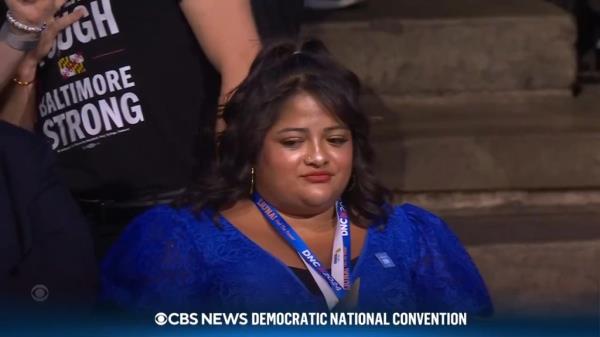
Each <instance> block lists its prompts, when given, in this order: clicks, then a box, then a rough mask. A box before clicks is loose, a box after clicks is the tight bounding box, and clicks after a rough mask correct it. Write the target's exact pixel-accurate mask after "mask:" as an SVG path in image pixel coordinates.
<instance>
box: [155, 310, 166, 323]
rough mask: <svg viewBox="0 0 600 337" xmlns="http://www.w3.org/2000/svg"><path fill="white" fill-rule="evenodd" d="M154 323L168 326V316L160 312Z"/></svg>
mask: <svg viewBox="0 0 600 337" xmlns="http://www.w3.org/2000/svg"><path fill="white" fill-rule="evenodd" d="M154 322H156V324H158V325H161V326H162V325H165V324H167V315H166V314H165V313H162V312H159V313H158V314H156V315H155V316H154Z"/></svg>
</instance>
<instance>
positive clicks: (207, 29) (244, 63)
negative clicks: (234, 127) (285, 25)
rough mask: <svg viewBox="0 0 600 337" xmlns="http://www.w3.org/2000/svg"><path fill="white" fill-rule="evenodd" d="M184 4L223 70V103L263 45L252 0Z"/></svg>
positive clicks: (205, 46)
mask: <svg viewBox="0 0 600 337" xmlns="http://www.w3.org/2000/svg"><path fill="white" fill-rule="evenodd" d="M181 8H182V10H183V13H184V14H185V17H186V18H187V20H188V22H189V24H190V27H192V30H193V31H194V34H195V35H196V38H197V39H198V41H199V43H200V45H201V46H202V49H203V50H204V52H205V53H206V56H207V57H208V59H209V60H210V61H211V63H212V64H213V65H214V66H215V68H216V69H217V71H219V73H220V74H221V95H220V97H219V103H220V104H222V103H225V102H226V101H227V98H228V95H229V94H230V93H231V91H232V90H234V89H235V88H236V87H237V86H238V84H240V82H241V81H242V80H243V79H244V78H245V77H246V75H247V74H248V69H249V68H250V64H251V63H252V61H253V60H254V58H255V56H256V54H257V53H258V51H259V50H260V47H261V45H260V39H259V36H258V32H257V29H256V25H255V23H254V18H253V16H252V8H251V5H250V0H182V1H181ZM223 126H224V125H221V127H223ZM219 129H220V128H219V126H217V131H220V130H219Z"/></svg>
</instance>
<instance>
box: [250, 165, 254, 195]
mask: <svg viewBox="0 0 600 337" xmlns="http://www.w3.org/2000/svg"><path fill="white" fill-rule="evenodd" d="M253 193H254V167H251V168H250V195H252V194H253Z"/></svg>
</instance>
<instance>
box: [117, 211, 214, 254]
mask: <svg viewBox="0 0 600 337" xmlns="http://www.w3.org/2000/svg"><path fill="white" fill-rule="evenodd" d="M212 227H214V224H212V220H211V216H210V211H209V210H203V211H199V212H196V211H193V210H191V209H189V208H178V207H173V206H170V205H160V206H155V207H152V208H150V209H149V210H147V211H145V212H143V213H142V214H140V215H138V216H136V217H135V218H134V219H133V220H132V221H131V222H130V223H129V224H128V225H127V227H126V228H125V229H124V230H123V232H122V233H121V235H120V236H119V239H117V241H116V242H115V243H114V244H113V246H112V247H111V249H110V250H109V252H108V254H107V256H106V258H105V261H108V260H111V257H115V256H124V255H127V254H138V252H139V251H140V250H144V251H148V252H149V251H152V252H153V253H154V254H159V253H160V250H165V251H166V250H172V249H173V248H176V247H174V246H177V247H180V248H183V247H188V248H190V249H191V248H192V247H193V246H196V243H195V241H198V240H199V239H201V238H203V237H206V236H207V235H208V233H207V232H208V231H210V228H212Z"/></svg>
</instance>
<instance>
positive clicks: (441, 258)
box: [100, 40, 492, 315]
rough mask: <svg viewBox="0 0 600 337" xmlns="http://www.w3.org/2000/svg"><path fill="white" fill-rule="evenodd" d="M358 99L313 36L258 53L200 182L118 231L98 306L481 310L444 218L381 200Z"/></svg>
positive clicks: (383, 194)
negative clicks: (174, 201)
mask: <svg viewBox="0 0 600 337" xmlns="http://www.w3.org/2000/svg"><path fill="white" fill-rule="evenodd" d="M359 93H360V83H359V81H358V78H357V77H356V75H355V74H354V73H352V72H351V71H349V70H348V69H346V68H344V67H343V66H341V65H339V64H338V63H336V62H335V61H333V60H332V59H331V57H330V56H329V54H328V53H327V50H326V49H325V47H324V45H323V44H322V43H321V42H319V41H317V40H309V41H306V42H304V43H302V44H301V45H300V46H298V45H297V44H296V43H292V42H280V43H277V44H274V45H270V46H267V47H265V49H264V50H262V51H261V52H260V54H259V55H258V57H257V58H256V60H255V61H254V63H253V65H252V67H251V69H250V73H249V75H248V77H247V78H246V79H245V80H244V81H243V82H242V84H241V85H240V86H239V88H238V89H237V90H236V91H235V92H234V94H233V95H232V97H231V99H230V100H229V101H228V102H227V104H226V105H225V109H224V118H225V121H226V123H227V125H228V127H227V129H226V130H225V132H224V133H223V136H222V140H221V143H220V147H219V152H218V154H219V161H218V163H217V164H218V166H217V167H216V168H215V170H214V172H213V174H212V175H210V178H206V177H204V178H202V177H201V178H200V179H199V182H198V183H197V184H195V185H192V186H191V187H190V188H189V189H188V193H186V198H184V199H183V200H182V201H181V202H180V205H179V206H167V205H164V206H159V207H155V208H153V209H151V210H149V211H148V212H146V213H144V214H143V215H141V216H139V217H137V218H136V219H135V220H134V221H133V222H132V223H131V225H130V226H128V227H127V229H126V230H125V231H124V232H123V235H122V236H121V237H120V238H119V240H118V241H117V243H116V244H115V245H114V246H113V247H112V249H111V250H110V252H109V253H108V254H107V256H106V258H105V260H104V261H103V263H102V266H101V288H102V290H101V295H100V296H101V299H102V300H103V301H107V302H109V303H113V304H116V305H118V306H120V307H123V308H127V309H129V310H140V311H145V310H149V311H152V312H156V310H159V311H172V312H177V311H179V310H183V311H229V310H232V311H241V312H243V311H265V312H271V311H326V310H337V309H344V310H356V311H408V312H410V311H436V312H468V313H471V314H478V315H485V314H489V313H491V312H492V303H491V301H490V298H489V295H488V292H487V290H486V287H485V284H484V282H483V280H482V279H481V277H480V275H479V273H478V271H477V269H476V267H475V265H474V264H473V262H472V261H471V259H470V257H469V256H468V254H467V253H466V251H465V250H464V248H463V247H462V246H461V244H460V243H459V241H458V239H457V238H456V236H454V234H452V232H451V231H450V230H449V229H448V227H447V226H446V224H445V223H444V222H443V221H442V220H441V219H440V218H438V217H436V216H435V215H433V214H431V213H429V212H427V211H426V210H423V209H421V208H418V207H416V206H412V205H402V206H393V205H391V204H390V193H389V191H388V190H387V189H386V188H385V187H384V186H382V185H381V184H380V183H379V182H378V181H377V179H376V177H375V175H374V173H373V159H374V158H373V150H372V148H371V144H370V142H369V122H368V119H367V117H366V114H365V113H364V112H363V111H362V110H361V106H360V104H359Z"/></svg>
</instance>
